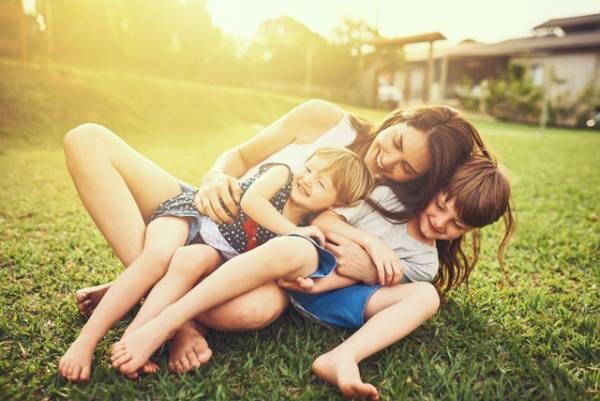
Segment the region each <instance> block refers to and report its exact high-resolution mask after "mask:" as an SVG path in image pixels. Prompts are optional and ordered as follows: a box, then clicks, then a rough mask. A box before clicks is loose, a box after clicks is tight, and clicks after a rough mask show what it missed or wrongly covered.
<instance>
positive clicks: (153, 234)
mask: <svg viewBox="0 0 600 401" xmlns="http://www.w3.org/2000/svg"><path fill="white" fill-rule="evenodd" d="M187 233H188V223H187V221H185V220H183V219H179V218H174V217H163V218H159V219H157V220H155V221H153V222H152V223H150V224H149V225H148V228H147V230H146V239H145V244H144V249H143V250H142V253H141V254H140V255H139V256H138V257H137V259H135V261H134V262H133V263H132V264H131V265H130V266H129V268H127V269H126V270H125V271H124V272H123V273H121V275H120V276H119V277H118V278H117V280H115V282H114V283H113V284H112V285H111V287H110V288H109V289H108V291H107V292H106V295H105V296H104V297H103V298H102V300H101V301H100V303H99V304H98V307H97V308H96V311H95V312H94V314H92V316H91V317H90V319H89V320H88V321H87V322H86V324H85V325H84V326H83V328H82V329H81V332H80V333H79V336H78V337H77V339H76V340H75V341H74V342H73V343H72V344H71V346H70V347H69V349H68V350H67V352H66V353H65V354H64V355H63V357H62V358H61V360H60V362H59V365H58V368H59V372H60V374H61V375H62V376H63V377H65V378H67V379H69V380H74V381H79V380H88V379H89V375H90V368H91V362H92V356H93V354H94V350H95V349H96V345H98V343H99V342H100V340H101V339H102V337H104V335H105V334H106V332H107V331H108V330H109V329H110V328H111V327H112V326H113V325H114V324H115V322H117V321H118V320H119V319H120V318H121V317H123V316H124V315H125V314H126V313H127V312H128V311H129V310H130V309H131V308H132V307H133V306H134V305H135V304H136V303H137V302H138V301H139V300H140V299H141V298H142V297H143V296H144V294H145V293H146V292H147V291H148V289H150V288H151V287H152V285H153V284H154V283H156V282H157V281H158V280H159V279H160V278H161V277H162V275H163V274H164V273H165V271H166V269H167V266H168V263H169V260H170V259H171V256H172V254H173V252H174V251H175V249H177V248H178V247H180V246H182V245H183V244H184V243H185V240H186V239H187Z"/></svg>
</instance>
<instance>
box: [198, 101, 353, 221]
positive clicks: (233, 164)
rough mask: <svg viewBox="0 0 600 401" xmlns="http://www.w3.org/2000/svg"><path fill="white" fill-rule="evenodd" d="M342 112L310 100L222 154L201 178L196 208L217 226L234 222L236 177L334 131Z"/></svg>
mask: <svg viewBox="0 0 600 401" xmlns="http://www.w3.org/2000/svg"><path fill="white" fill-rule="evenodd" d="M342 116H343V111H342V110H341V109H340V108H338V107H337V106H335V105H333V104H331V103H328V102H325V101H322V100H309V101H307V102H304V103H302V104H301V105H299V106H297V107H295V108H294V109H292V110H291V111H290V112H289V113H287V114H286V115H284V116H282V117H281V118H279V119H278V120H277V121H275V122H274V123H273V124H271V125H270V126H268V127H267V128H265V129H264V130H263V131H261V132H260V133H258V134H257V135H255V136H254V137H252V138H250V139H249V140H248V141H246V142H244V143H242V144H241V145H239V146H237V147H235V148H233V149H230V150H228V151H226V152H225V153H223V154H222V155H221V156H220V157H219V158H218V159H217V160H216V161H215V163H214V165H213V166H212V168H211V169H210V170H209V171H208V172H207V173H206V175H205V176H204V177H203V179H202V182H201V185H200V188H199V190H198V195H197V196H196V207H197V208H198V211H199V212H200V213H202V214H206V215H207V216H209V217H210V218H211V219H213V220H215V221H216V222H218V223H222V222H228V223H230V222H231V221H233V219H232V217H231V216H229V214H228V213H227V212H226V211H225V209H224V208H223V205H222V204H221V201H222V202H223V204H224V205H225V208H227V210H229V212H230V213H231V214H232V215H233V216H235V215H237V209H238V206H237V204H238V203H239V201H240V192H239V187H238V184H237V178H239V177H241V176H242V175H243V174H245V173H246V172H247V171H248V170H249V169H250V168H252V167H253V166H255V165H257V164H258V163H260V162H261V161H263V160H265V159H266V158H267V157H269V156H270V155H272V154H273V153H275V152H277V151H279V150H281V149H282V148H284V147H285V146H286V145H289V144H291V143H311V142H313V141H315V140H316V139H317V138H318V137H320V136H321V135H323V134H324V133H325V132H327V131H328V130H329V129H331V128H333V127H334V126H335V125H336V124H337V123H338V122H339V121H340V119H341V118H342Z"/></svg>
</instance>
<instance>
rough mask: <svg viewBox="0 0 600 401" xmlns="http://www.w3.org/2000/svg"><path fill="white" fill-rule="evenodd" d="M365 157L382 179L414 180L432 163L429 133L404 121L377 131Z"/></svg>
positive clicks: (376, 176) (377, 175) (374, 173)
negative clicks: (428, 143) (428, 145)
mask: <svg viewBox="0 0 600 401" xmlns="http://www.w3.org/2000/svg"><path fill="white" fill-rule="evenodd" d="M364 159H365V164H366V165H367V167H368V168H369V170H370V171H371V174H373V176H374V177H375V179H376V180H378V181H383V180H384V179H389V180H392V181H397V182H405V181H411V180H414V179H415V178H418V177H420V176H422V175H423V174H425V173H426V172H427V171H428V170H429V168H430V167H431V155H430V154H429V149H428V148H427V135H426V134H425V133H424V132H423V131H421V130H418V129H416V128H413V127H411V126H408V125H406V124H404V123H400V124H395V125H392V126H391V127H388V128H386V129H384V130H383V131H381V132H380V133H379V134H377V136H376V137H375V139H374V140H373V142H372V143H371V146H369V149H367V153H366V154H365V158H364Z"/></svg>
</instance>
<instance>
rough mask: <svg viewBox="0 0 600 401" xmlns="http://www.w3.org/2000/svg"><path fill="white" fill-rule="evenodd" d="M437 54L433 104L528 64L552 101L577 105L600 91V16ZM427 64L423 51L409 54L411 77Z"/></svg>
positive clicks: (558, 22)
mask: <svg viewBox="0 0 600 401" xmlns="http://www.w3.org/2000/svg"><path fill="white" fill-rule="evenodd" d="M436 50H437V51H436V52H435V53H434V55H433V58H434V60H435V61H434V70H435V73H434V83H433V84H432V88H436V87H437V88H439V90H438V91H437V92H435V93H432V94H430V95H431V99H432V100H433V101H441V100H447V99H452V98H453V97H455V94H456V88H457V87H458V86H459V85H461V84H462V83H465V82H469V83H471V84H478V83H480V82H481V81H483V80H484V79H490V78H494V77H497V76H498V74H499V73H500V71H502V70H504V69H506V67H507V66H508V64H509V63H518V64H522V65H525V66H527V67H528V68H529V70H530V72H531V75H532V77H533V81H534V83H535V84H537V85H539V86H542V87H544V88H545V89H546V96H547V97H548V99H557V98H559V97H560V98H562V99H563V101H576V100H577V99H578V98H579V97H580V96H581V95H582V94H583V92H584V91H586V89H588V88H591V90H595V91H600V14H593V15H584V16H579V17H570V18H556V19H551V20H549V21H546V22H544V23H542V24H539V25H537V26H535V27H534V28H533V33H532V35H531V36H529V37H524V38H517V39H509V40H505V41H501V42H497V43H491V44H482V43H477V42H474V41H465V42H463V43H461V44H459V45H458V46H455V47H452V48H446V49H436ZM428 63H429V61H428V60H427V57H426V55H424V54H422V53H413V54H407V55H406V69H407V71H409V73H412V74H414V73H415V71H421V72H420V74H421V75H422V71H424V69H425V68H426V67H425V66H426V64H428ZM409 92H410V89H409ZM596 93H598V92H596Z"/></svg>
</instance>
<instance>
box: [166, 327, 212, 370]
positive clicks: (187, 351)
mask: <svg viewBox="0 0 600 401" xmlns="http://www.w3.org/2000/svg"><path fill="white" fill-rule="evenodd" d="M204 334H205V333H203V332H202V331H201V329H199V328H198V327H197V326H196V324H195V323H194V322H187V323H186V324H184V325H183V326H181V328H180V329H179V330H178V331H177V333H175V336H174V337H173V338H172V339H171V342H170V343H169V370H170V371H171V372H175V373H185V372H189V371H190V370H192V369H195V368H197V367H199V366H200V365H204V364H205V363H206V362H208V361H209V360H210V358H211V356H212V350H211V349H210V348H209V346H208V343H207V342H206V339H205V338H204Z"/></svg>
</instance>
